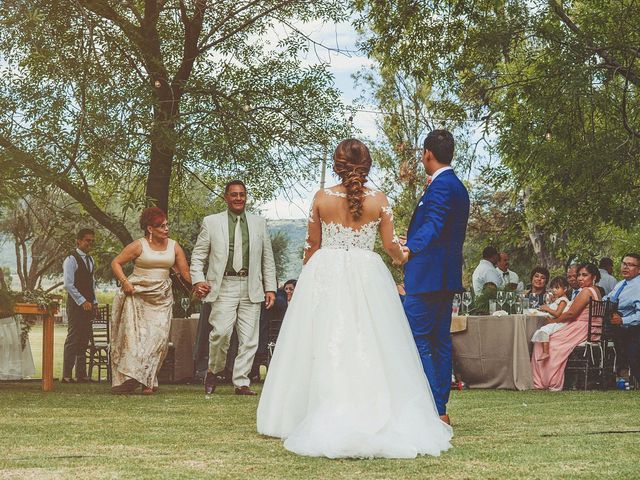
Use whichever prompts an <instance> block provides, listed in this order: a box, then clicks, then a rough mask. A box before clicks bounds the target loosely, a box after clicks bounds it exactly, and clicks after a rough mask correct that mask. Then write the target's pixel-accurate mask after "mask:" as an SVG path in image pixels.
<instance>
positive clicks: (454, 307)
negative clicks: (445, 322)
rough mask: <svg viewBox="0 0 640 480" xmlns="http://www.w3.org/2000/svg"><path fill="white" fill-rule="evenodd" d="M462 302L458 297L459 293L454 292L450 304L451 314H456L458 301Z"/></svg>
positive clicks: (458, 308)
mask: <svg viewBox="0 0 640 480" xmlns="http://www.w3.org/2000/svg"><path fill="white" fill-rule="evenodd" d="M461 302H462V298H460V294H459V293H456V294H455V295H454V296H453V304H452V305H451V306H452V308H451V313H452V314H453V315H458V312H459V311H460V303H461Z"/></svg>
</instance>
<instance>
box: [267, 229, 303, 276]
mask: <svg viewBox="0 0 640 480" xmlns="http://www.w3.org/2000/svg"><path fill="white" fill-rule="evenodd" d="M268 225H269V231H270V232H271V233H272V234H273V233H276V232H284V233H285V234H286V235H287V237H289V248H288V256H289V267H288V268H287V273H286V274H285V278H282V279H280V278H279V279H278V281H279V282H280V283H282V282H284V281H286V280H288V279H290V278H298V276H299V275H300V271H301V270H302V249H303V248H304V241H305V238H306V236H307V221H306V220H305V219H303V218H300V219H294V220H269V221H268Z"/></svg>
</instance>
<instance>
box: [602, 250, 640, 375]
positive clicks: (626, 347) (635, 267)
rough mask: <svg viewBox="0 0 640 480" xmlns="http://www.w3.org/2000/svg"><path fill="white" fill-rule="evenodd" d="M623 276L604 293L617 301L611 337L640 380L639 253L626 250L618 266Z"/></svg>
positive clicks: (631, 373)
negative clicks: (607, 292) (607, 293)
mask: <svg viewBox="0 0 640 480" xmlns="http://www.w3.org/2000/svg"><path fill="white" fill-rule="evenodd" d="M620 273H621V274H622V277H623V280H622V281H621V282H618V283H617V284H616V286H615V287H614V288H613V290H612V291H611V293H610V294H609V295H607V296H606V297H605V299H609V300H611V301H614V302H618V311H617V312H616V313H614V314H613V316H612V317H611V323H612V324H613V325H615V326H616V327H614V341H615V345H616V350H617V352H618V355H619V358H620V362H618V365H626V364H627V363H628V365H629V368H630V372H629V374H630V376H633V377H635V379H636V382H637V381H640V254H638V253H628V254H626V255H625V256H624V257H623V259H622V265H621V268H620Z"/></svg>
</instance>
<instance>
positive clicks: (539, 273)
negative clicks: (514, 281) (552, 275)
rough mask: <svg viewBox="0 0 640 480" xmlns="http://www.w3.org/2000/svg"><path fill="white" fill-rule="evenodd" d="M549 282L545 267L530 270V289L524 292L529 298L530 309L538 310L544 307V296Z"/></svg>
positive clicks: (547, 271)
mask: <svg viewBox="0 0 640 480" xmlns="http://www.w3.org/2000/svg"><path fill="white" fill-rule="evenodd" d="M548 281H549V270H547V269H546V268H545V267H535V268H534V269H533V270H531V288H530V289H529V290H527V291H525V292H524V293H525V295H527V296H528V297H529V305H530V306H531V308H538V307H539V306H540V305H544V294H545V293H547V282H548Z"/></svg>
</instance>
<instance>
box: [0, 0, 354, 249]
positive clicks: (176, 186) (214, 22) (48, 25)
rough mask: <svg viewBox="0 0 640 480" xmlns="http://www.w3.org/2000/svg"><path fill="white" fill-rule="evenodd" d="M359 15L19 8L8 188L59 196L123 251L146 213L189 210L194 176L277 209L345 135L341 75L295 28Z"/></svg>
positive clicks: (2, 159)
mask: <svg viewBox="0 0 640 480" xmlns="http://www.w3.org/2000/svg"><path fill="white" fill-rule="evenodd" d="M347 14H348V8H346V3H345V2H344V1H342V0H322V1H317V2H311V3H309V2H306V1H299V0H296V1H291V2H278V1H276V0H273V1H272V0H269V1H263V2H253V1H237V0H234V1H231V0H224V1H218V2H200V1H198V2H181V1H177V0H169V1H167V2H145V3H144V4H143V3H142V2H109V1H107V0H97V1H88V0H82V1H66V0H65V1H58V0H56V1H53V0H22V1H12V2H11V8H3V9H0V24H1V25H2V28H1V29H0V70H1V72H0V73H1V74H0V172H1V173H0V180H1V181H0V185H2V187H0V188H4V186H5V185H11V186H12V188H13V189H14V190H15V191H19V192H21V193H25V192H28V191H29V190H30V188H31V187H32V186H33V185H42V186H44V187H47V188H51V187H56V188H59V189H61V190H63V191H65V192H66V193H67V194H68V195H69V196H71V197H72V198H73V199H75V200H76V201H77V202H79V203H80V204H81V205H82V207H83V208H84V209H85V210H86V211H87V213H88V214H89V215H91V216H92V217H93V218H94V219H95V221H96V222H98V223H100V224H101V225H103V226H104V227H105V228H106V229H107V230H109V231H110V232H112V233H113V235H114V236H115V237H116V238H117V239H118V240H119V242H120V243H121V244H126V243H128V242H130V241H131V239H132V238H133V237H134V235H132V234H131V231H130V230H129V223H130V222H129V218H130V217H131V216H134V217H135V216H136V215H137V212H139V211H140V209H141V208H142V207H143V206H145V205H147V204H148V203H158V204H159V205H160V206H161V207H162V208H164V209H168V208H174V207H175V202H176V195H174V192H176V191H178V192H179V191H180V190H183V189H185V188H188V186H189V185H192V183H193V181H194V178H195V177H194V175H197V176H198V177H199V178H202V179H204V180H205V181H206V183H207V184H208V185H210V186H211V187H212V188H213V189H214V190H218V191H219V189H220V186H221V185H223V184H224V183H225V182H226V181H227V180H228V179H230V178H233V177H240V178H242V179H243V180H244V181H245V182H246V183H247V185H248V187H249V190H250V191H251V192H252V195H253V196H254V198H255V199H256V200H258V201H260V200H264V199H269V198H271V197H272V196H273V194H274V192H275V191H276V190H277V189H278V188H281V187H283V186H289V185H294V184H296V183H297V182H299V181H301V180H304V179H307V178H309V176H310V175H313V173H314V172H315V168H314V167H315V165H317V163H318V155H317V152H320V151H323V147H324V145H327V144H331V143H333V141H334V139H335V138H336V137H338V136H340V135H341V134H342V132H343V122H342V118H341V117H342V115H341V113H342V105H341V103H340V101H339V92H338V91H337V90H336V89H335V88H334V87H333V85H332V79H331V76H330V74H329V72H328V69H327V66H326V65H302V63H301V61H299V60H298V56H300V54H302V53H304V52H306V51H307V50H308V49H309V46H310V43H309V41H307V40H306V39H305V37H304V36H303V35H302V33H300V32H298V31H297V30H296V28H295V27H294V26H293V25H295V23H297V22H312V21H340V20H341V19H344V18H345V16H346V15H347ZM273 32H279V33H280V35H279V39H278V40H269V38H270V37H273V35H271V34H272V33H273ZM177 196H179V194H178V195H177ZM205 203H206V202H205Z"/></svg>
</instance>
